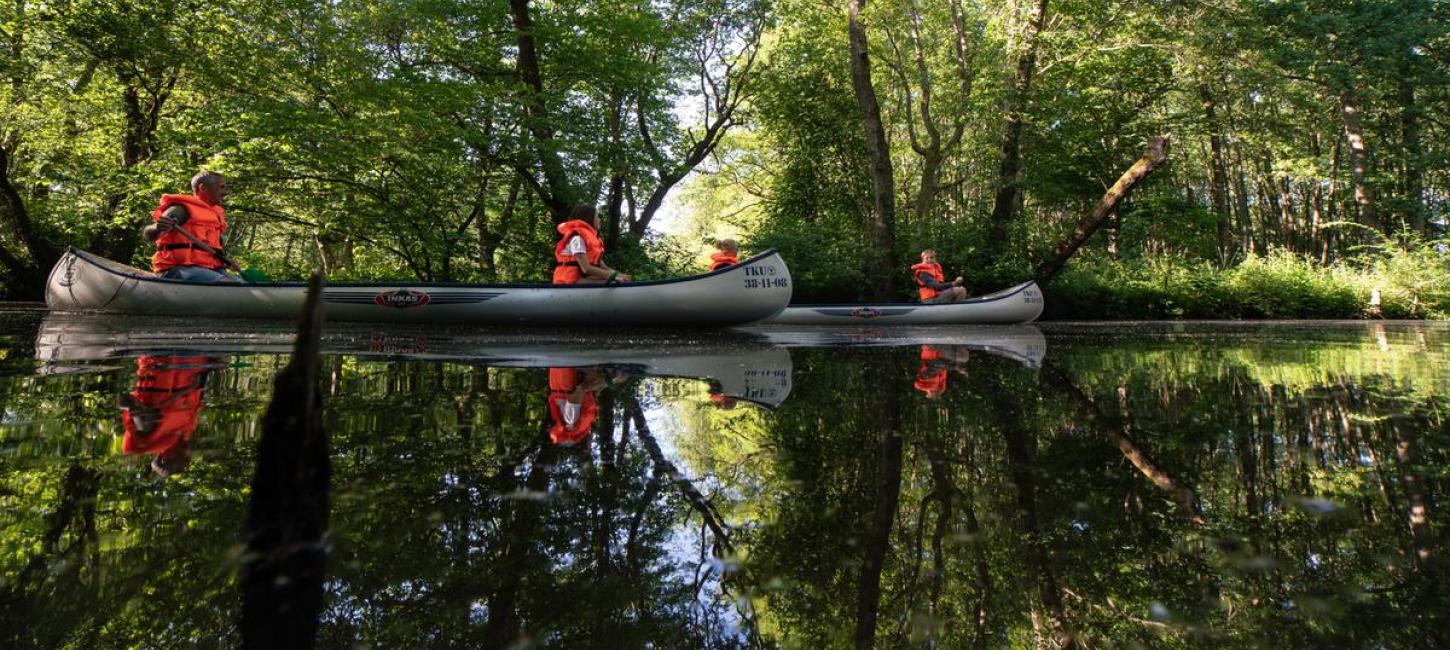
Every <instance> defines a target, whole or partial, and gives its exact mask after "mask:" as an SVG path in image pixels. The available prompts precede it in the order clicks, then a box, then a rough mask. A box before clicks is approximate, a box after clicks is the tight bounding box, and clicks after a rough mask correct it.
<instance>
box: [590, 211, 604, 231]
mask: <svg viewBox="0 0 1450 650" xmlns="http://www.w3.org/2000/svg"><path fill="white" fill-rule="evenodd" d="M592 221H593V222H594V229H595V230H599V229H600V228H603V227H604V226H603V225H602V224H600V223H599V213H598V212H595V213H594V219H593V220H592Z"/></svg>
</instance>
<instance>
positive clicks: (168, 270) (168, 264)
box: [141, 171, 241, 282]
mask: <svg viewBox="0 0 1450 650" xmlns="http://www.w3.org/2000/svg"><path fill="white" fill-rule="evenodd" d="M191 192H192V193H191V194H162V195H161V204H160V205H158V206H156V210H155V211H154V212H152V213H151V219H152V220H153V221H154V222H155V223H152V224H151V225H149V226H146V227H145V228H143V229H142V230H141V235H142V236H143V237H145V238H146V241H149V242H155V243H156V254H154V255H152V256H151V270H152V272H154V273H158V274H160V275H161V277H163V278H167V279H170V280H186V281H188V282H241V280H240V279H238V278H236V277H235V276H231V275H228V274H227V273H226V272H225V270H226V269H231V270H233V271H240V270H241V269H240V268H238V267H237V265H235V264H231V263H230V262H228V261H227V260H225V259H223V258H221V257H219V256H218V255H217V253H220V252H221V250H222V234H223V233H225V232H226V231H227V219H226V215H225V212H224V210H223V209H222V199H224V198H226V196H227V179H225V178H222V176H221V174H217V173H215V172H209V171H203V172H201V173H200V174H197V175H196V176H194V177H192V179H191ZM187 234H190V235H191V237H187V236H186V235H187ZM192 237H194V238H195V241H193V239H192ZM198 241H199V242H201V243H200V244H198V243H197V242H198ZM207 249H210V250H207Z"/></svg>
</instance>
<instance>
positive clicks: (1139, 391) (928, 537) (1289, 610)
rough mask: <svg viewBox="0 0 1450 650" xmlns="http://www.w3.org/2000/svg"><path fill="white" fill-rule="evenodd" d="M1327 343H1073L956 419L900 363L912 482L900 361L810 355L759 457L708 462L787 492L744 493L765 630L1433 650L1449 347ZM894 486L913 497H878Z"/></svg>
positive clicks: (940, 638)
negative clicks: (916, 387) (887, 364)
mask: <svg viewBox="0 0 1450 650" xmlns="http://www.w3.org/2000/svg"><path fill="white" fill-rule="evenodd" d="M1190 331H1191V328H1190ZM1309 333H1310V334H1313V335H1312V336H1309V337H1307V338H1309V339H1311V340H1309V341H1306V340H1305V338H1306V337H1304V336H1302V334H1304V333H1303V332H1301V333H1299V334H1301V336H1293V337H1284V336H1275V335H1267V336H1266V335H1263V334H1262V333H1260V334H1258V335H1254V336H1242V335H1239V336H1232V335H1230V336H1216V337H1211V338H1197V339H1195V340H1187V341H1185V340H1179V341H1172V342H1168V341H1164V340H1163V337H1161V336H1160V337H1142V338H1140V339H1138V340H1136V341H1135V340H1127V339H1125V337H1121V336H1114V337H1107V338H1105V339H1093V338H1090V337H1089V338H1082V339H1076V340H1075V339H1073V338H1072V337H1063V338H1062V340H1055V341H1054V342H1053V346H1052V350H1053V352H1052V355H1053V358H1052V359H1051V360H1050V362H1049V364H1048V365H1047V367H1046V368H1044V370H1043V371H1042V372H1041V373H1032V372H1030V371H1027V370H1024V369H1020V368H1017V367H1014V366H1011V365H1009V364H1004V363H1001V362H1000V361H999V360H996V359H991V358H985V357H984V356H982V355H979V356H978V357H976V358H974V360H973V361H972V363H971V364H970V369H969V371H968V372H965V373H962V372H956V373H953V377H952V379H951V382H952V384H951V387H950V388H949V390H948V391H947V394H946V396H945V397H944V398H943V399H942V400H941V401H937V402H929V401H926V400H923V399H920V398H919V397H918V396H917V395H916V394H913V393H911V391H910V389H909V387H908V386H909V384H903V383H902V381H900V380H899V378H900V377H901V376H905V373H904V372H902V371H901V370H900V369H904V368H907V367H910V366H911V365H912V363H913V361H914V359H912V358H909V357H908V356H907V353H906V352H898V353H897V355H898V356H897V360H896V363H895V364H894V367H895V368H897V369H898V372H897V373H896V375H895V376H896V377H897V378H898V381H895V382H894V384H893V386H892V388H891V389H892V390H893V391H894V392H895V393H898V394H901V395H910V397H909V398H902V399H901V400H900V404H901V409H900V420H899V422H900V425H899V431H900V435H901V441H902V448H903V449H902V452H901V463H902V466H901V467H900V468H899V470H898V468H895V467H892V464H893V463H894V462H895V460H894V458H893V456H892V455H891V453H890V449H891V447H890V445H889V444H883V442H882V441H883V436H882V433H883V431H884V430H886V429H889V428H890V426H891V425H892V424H893V422H892V419H891V418H890V417H882V416H880V414H879V411H880V410H881V409H882V408H884V407H885V406H886V405H887V403H888V402H887V401H885V400H884V399H883V397H882V392H883V391H885V390H887V387H886V386H884V385H882V383H881V381H880V380H879V378H880V376H881V375H880V372H881V370H880V368H879V367H877V366H875V365H873V364H876V363H880V361H879V360H877V359H873V358H870V356H869V355H863V356H851V355H846V356H843V355H841V354H840V353H838V352H834V351H832V352H823V351H810V352H807V353H805V354H798V355H797V356H796V358H795V363H796V373H797V376H796V389H795V391H794V392H793V394H792V396H791V400H790V401H789V402H788V403H787V404H786V405H785V406H783V407H782V408H781V409H780V410H779V411H778V412H777V413H775V414H773V415H772V416H770V417H768V418H766V421H765V422H763V423H762V424H761V425H760V426H758V427H747V428H746V429H745V430H746V431H753V432H755V434H756V435H757V436H758V437H757V438H756V439H754V440H750V441H743V442H738V443H734V444H721V443H719V442H715V443H702V444H700V445H697V446H696V449H697V450H698V452H699V453H697V454H696V455H695V456H694V457H692V460H693V461H694V462H697V463H700V465H699V466H698V467H699V469H698V470H697V471H698V472H700V473H710V474H719V475H721V476H729V475H730V473H729V471H726V470H727V469H729V468H736V467H754V466H758V465H759V464H758V463H754V462H742V460H741V458H739V457H738V454H732V453H731V451H732V450H740V452H741V453H745V454H752V455H753V454H755V453H756V452H755V450H757V449H762V448H763V449H769V450H771V451H772V452H773V457H774V459H775V465H774V466H773V467H769V468H766V469H764V470H763V471H762V473H761V474H760V475H759V477H760V478H761V479H763V480H766V481H769V484H770V486H771V487H769V488H766V489H764V490H762V489H761V488H759V487H758V486H757V485H756V484H757V483H759V480H752V478H749V477H747V478H746V479H744V481H745V483H746V484H747V485H750V486H751V489H750V490H749V491H748V493H750V494H763V495H764V501H765V503H764V504H762V503H760V502H759V501H758V500H752V502H748V503H741V504H740V505H741V507H742V508H743V509H744V511H743V512H744V513H747V514H746V516H747V517H748V518H749V521H753V522H755V524H756V525H746V524H747V522H745V521H738V522H737V524H738V525H741V526H742V528H744V529H747V530H752V531H754V532H753V534H752V535H751V536H750V538H749V539H750V543H749V544H747V545H746V547H745V549H744V551H743V552H744V553H745V554H747V555H748V557H749V558H750V560H751V562H750V566H751V568H752V570H754V571H755V572H756V574H758V575H761V576H768V577H769V579H771V580H773V581H774V585H775V586H776V588H777V589H776V590H775V591H770V590H766V591H768V592H769V595H768V596H765V597H763V598H761V599H759V601H758V605H759V610H760V618H761V621H762V625H763V627H764V629H765V631H767V632H768V634H767V637H768V638H773V639H776V640H780V641H783V642H786V643H787V644H801V645H814V644H825V645H830V646H839V645H849V644H851V643H853V641H854V642H860V641H862V640H863V639H861V638H856V639H853V635H852V631H853V630H856V629H857V627H858V626H859V625H860V624H861V622H862V621H863V619H867V618H874V619H875V620H876V624H875V626H874V630H873V636H872V637H871V638H872V639H874V641H875V643H877V644H884V645H898V644H912V643H915V642H920V641H925V640H926V639H929V638H934V639H935V640H936V641H937V642H939V643H940V644H941V645H942V646H943V647H972V646H974V645H977V644H983V645H990V646H996V645H1002V644H1004V643H1009V642H1010V643H1012V644H1014V645H1032V644H1034V643H1038V644H1049V645H1050V644H1052V643H1054V642H1059V643H1066V642H1067V639H1069V638H1072V639H1074V640H1075V641H1076V642H1080V643H1086V644H1091V645H1097V644H1104V643H1110V642H1111V643H1123V642H1126V641H1129V640H1136V641H1137V642H1140V643H1143V644H1146V645H1150V646H1164V645H1187V644H1197V643H1205V642H1210V643H1230V644H1232V645H1255V646H1258V645H1263V646H1290V647H1308V646H1325V645H1326V644H1327V645H1347V646H1362V645H1374V644H1384V645H1386V646H1389V647H1415V646H1419V645H1420V644H1422V643H1424V641H1423V640H1422V639H1425V638H1431V639H1434V638H1436V637H1435V636H1434V635H1436V634H1444V632H1443V631H1442V630H1443V629H1444V626H1445V623H1446V621H1445V620H1444V614H1443V612H1444V611H1445V606H1446V604H1447V603H1450V601H1447V597H1446V594H1445V592H1444V591H1443V587H1440V586H1439V585H1438V583H1437V582H1436V581H1435V579H1434V577H1433V576H1436V575H1441V574H1442V573H1441V572H1442V571H1443V567H1444V559H1443V558H1442V557H1440V554H1441V553H1443V545H1442V542H1441V540H1443V539H1444V532H1443V527H1444V524H1443V523H1441V520H1440V519H1439V518H1438V517H1437V513H1436V512H1435V511H1434V509H1433V506H1434V504H1435V502H1436V497H1437V496H1439V495H1443V494H1444V489H1445V470H1444V468H1445V467H1447V465H1450V463H1447V459H1446V458H1445V452H1444V450H1445V449H1446V447H1447V444H1450V436H1447V431H1446V423H1447V421H1450V418H1447V415H1446V413H1445V408H1446V401H1445V400H1446V398H1445V395H1446V394H1447V388H1450V382H1447V380H1446V377H1447V372H1446V369H1447V359H1446V357H1445V354H1444V352H1443V350H1444V349H1446V343H1447V342H1450V340H1447V338H1450V337H1447V332H1446V331H1445V330H1444V329H1429V330H1425V329H1419V328H1414V329H1405V328H1394V327H1390V328H1389V331H1388V332H1387V333H1384V334H1385V335H1382V333H1383V330H1382V329H1381V328H1377V327H1376V326H1369V327H1368V328H1365V329H1351V330H1347V331H1343V330H1341V331H1338V332H1335V331H1329V332H1327V333H1318V334H1314V333H1313V332H1309ZM1286 339H1288V340H1287V341H1286ZM845 395H849V396H851V397H850V399H849V400H846V399H843V396H845ZM843 404H850V405H851V406H850V407H849V408H845V407H843ZM1089 410H1090V411H1091V412H1089ZM843 411H845V412H843ZM883 425H884V428H883ZM701 435H702V436H705V437H706V438H709V437H710V435H711V434H709V433H702V434H701ZM712 454H713V455H712ZM895 471H900V472H901V477H902V478H901V481H900V483H899V489H900V493H899V494H892V493H891V490H889V489H885V488H883V486H882V484H881V483H880V481H879V479H880V477H881V476H882V475H884V474H889V473H893V472H895ZM728 492H729V491H728V490H726V491H725V493H728ZM883 504H885V505H886V506H888V507H891V508H892V509H893V512H894V518H893V522H892V527H891V532H890V537H889V544H888V545H887V546H888V548H889V551H888V553H887V557H886V561H885V562H884V565H883V566H882V567H881V569H880V583H881V590H882V592H881V595H880V597H879V599H877V606H878V607H879V611H878V612H870V611H868V608H862V607H860V606H859V602H858V601H859V600H860V594H861V592H862V590H863V589H869V584H870V580H869V579H863V575H862V574H863V569H864V568H867V567H872V566H873V565H872V562H871V555H872V544H873V540H879V539H880V536H879V534H878V531H876V530H875V529H874V528H873V526H874V525H875V524H874V522H876V521H878V520H879V518H878V512H879V510H880V508H881V507H882V506H883ZM723 507H727V508H728V507H729V506H723ZM1417 507H1418V508H1422V509H1423V511H1425V512H1427V516H1426V517H1425V518H1424V519H1423V520H1420V519H1417V518H1416V517H1414V516H1412V514H1413V512H1414V511H1415V509H1416V508H1417ZM1198 513H1201V515H1200V514H1198ZM866 578H869V576H866ZM979 620H981V621H982V625H981V628H980V630H979V629H978V627H977V625H976V622H977V621H979ZM979 635H980V636H979Z"/></svg>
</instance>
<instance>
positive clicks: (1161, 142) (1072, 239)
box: [1035, 135, 1168, 285]
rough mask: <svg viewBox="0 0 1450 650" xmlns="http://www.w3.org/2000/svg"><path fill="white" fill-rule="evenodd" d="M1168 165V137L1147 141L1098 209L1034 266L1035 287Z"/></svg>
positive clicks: (1043, 282)
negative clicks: (1163, 166) (1035, 268)
mask: <svg viewBox="0 0 1450 650" xmlns="http://www.w3.org/2000/svg"><path fill="white" fill-rule="evenodd" d="M1167 161H1168V136H1166V135H1160V136H1154V137H1153V138H1151V139H1149V141H1148V149H1147V150H1146V151H1144V152H1143V156H1142V157H1141V158H1139V159H1138V162H1135V163H1133V166H1132V167H1129V168H1128V171H1126V172H1123V175H1122V176H1121V177H1119V178H1118V182H1116V183H1113V186H1112V187H1111V188H1109V189H1108V192H1107V194H1104V195H1103V198H1102V200H1101V201H1099V202H1098V205H1097V207H1095V208H1093V211H1092V212H1090V213H1088V214H1087V216H1084V217H1083V218H1082V219H1080V220H1079V221H1078V222H1077V227H1076V228H1074V229H1073V231H1072V234H1071V235H1069V236H1068V237H1067V239H1065V240H1063V241H1062V243H1060V244H1058V245H1057V252H1055V253H1053V255H1052V257H1051V258H1049V259H1048V260H1047V261H1044V262H1043V263H1042V264H1039V265H1038V266H1037V272H1036V274H1035V275H1036V278H1037V283H1038V284H1039V285H1045V284H1047V283H1048V282H1050V281H1051V280H1052V278H1053V277H1054V276H1056V275H1057V272H1058V271H1061V270H1062V265H1064V264H1066V263H1067V260H1068V259H1069V258H1071V257H1072V256H1073V254H1074V253H1076V252H1077V250H1078V249H1079V248H1081V247H1082V245H1083V243H1084V242H1086V241H1087V239H1088V237H1091V236H1092V234H1093V233H1095V232H1097V230H1098V228H1100V227H1101V226H1102V225H1103V221H1104V220H1105V219H1107V216H1108V215H1109V214H1112V212H1113V210H1116V209H1117V207H1118V204H1119V203H1120V202H1122V200H1123V197H1124V196H1127V194H1128V192H1131V191H1132V190H1133V188H1134V187H1136V186H1137V185H1138V183H1139V182H1141V181H1142V180H1143V179H1144V178H1147V177H1148V175H1149V174H1152V173H1153V171H1154V170H1156V169H1158V168H1159V167H1161V166H1162V165H1163V163H1165V162H1167Z"/></svg>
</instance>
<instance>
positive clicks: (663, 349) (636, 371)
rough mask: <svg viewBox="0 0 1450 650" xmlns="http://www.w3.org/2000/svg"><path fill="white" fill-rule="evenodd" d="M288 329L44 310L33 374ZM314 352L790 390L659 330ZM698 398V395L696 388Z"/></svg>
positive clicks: (732, 345)
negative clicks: (597, 370)
mask: <svg viewBox="0 0 1450 650" xmlns="http://www.w3.org/2000/svg"><path fill="white" fill-rule="evenodd" d="M295 330H296V327H295V325H293V324H291V323H283V322H280V321H274V322H263V321H252V322H248V323H217V322H207V321H197V320H195V319H180V318H158V317H144V316H121V317H115V318H94V317H90V316H87V315H82V314H54V313H53V314H50V315H48V316H46V317H45V320H44V321H43V322H42V323H41V326H40V332H39V334H38V335H37V336H36V339H35V357H36V359H37V360H39V361H41V362H42V365H41V367H40V373H41V374H66V373H96V372H116V371H117V370H118V369H121V368H125V367H127V366H126V365H125V364H124V363H118V362H124V361H128V360H129V359H132V358H135V357H139V356H143V355H179V356H192V355H214V356H223V355H286V354H291V353H292V343H293V340H294V339H295V337H296V332H295ZM321 343H322V352H323V354H330V355H346V356H353V357H361V358H369V359H417V360H428V361H443V362H449V363H467V364H478V365H483V366H490V367H504V368H588V367H599V366H605V367H609V368H614V369H618V370H621V371H623V372H625V373H627V374H630V375H635V376H646V377H674V378H684V379H700V380H705V381H709V382H712V384H713V387H714V388H716V389H717V390H719V391H720V393H721V394H723V395H725V396H726V397H732V398H735V399H740V400H745V401H748V402H752V403H755V404H758V405H760V406H764V407H766V408H775V407H777V406H779V405H780V404H781V402H784V401H785V398H786V397H787V396H789V395H790V390H791V358H790V351H789V350H787V349H785V348H784V347H780V346H777V345H774V344H771V343H769V342H767V341H765V340H763V339H762V338H761V337H759V336H754V335H746V334H740V333H735V332H732V331H730V330H716V331H699V330H691V331H675V332H664V333H661V334H660V335H658V336H651V337H650V338H649V339H648V340H641V339H640V337H638V336H630V335H626V334H624V333H618V332H584V331H579V330H555V329H543V330H533V331H530V332H510V331H498V330H469V329H468V328H464V327H454V328H450V327H439V326H422V325H392V326H388V327H386V328H381V327H377V326H370V325H366V324H362V323H330V324H327V325H326V326H325V327H324V328H323V332H322V341H321ZM702 394H703V391H702Z"/></svg>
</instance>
